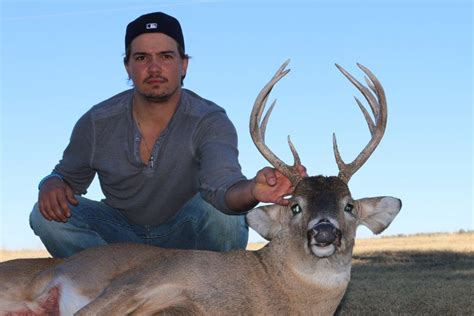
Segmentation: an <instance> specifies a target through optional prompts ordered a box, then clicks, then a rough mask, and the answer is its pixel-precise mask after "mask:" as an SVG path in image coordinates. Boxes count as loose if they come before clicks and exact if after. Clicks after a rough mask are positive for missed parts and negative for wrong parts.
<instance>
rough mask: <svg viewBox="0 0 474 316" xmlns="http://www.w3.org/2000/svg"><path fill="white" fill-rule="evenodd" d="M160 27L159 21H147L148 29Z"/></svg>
mask: <svg viewBox="0 0 474 316" xmlns="http://www.w3.org/2000/svg"><path fill="white" fill-rule="evenodd" d="M157 28H158V23H147V24H146V29H147V30H152V29H157Z"/></svg>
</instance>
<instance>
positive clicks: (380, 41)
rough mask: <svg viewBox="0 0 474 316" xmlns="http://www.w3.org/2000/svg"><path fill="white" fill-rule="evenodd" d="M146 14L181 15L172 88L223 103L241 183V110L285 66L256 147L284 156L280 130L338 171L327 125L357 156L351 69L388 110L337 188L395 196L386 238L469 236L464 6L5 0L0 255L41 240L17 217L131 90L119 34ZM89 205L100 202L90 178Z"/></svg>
mask: <svg viewBox="0 0 474 316" xmlns="http://www.w3.org/2000/svg"><path fill="white" fill-rule="evenodd" d="M153 11H164V12H167V13H169V14H171V15H173V16H175V17H177V18H178V19H179V20H180V22H181V24H182V27H183V30H184V36H185V41H186V50H187V52H188V54H190V55H191V57H192V59H191V61H190V66H189V68H188V75H187V77H186V80H185V88H188V89H191V90H194V91H195V92H197V93H198V94H200V95H201V96H203V97H205V98H208V99H210V100H213V101H214V102H216V103H217V104H219V105H221V106H223V107H224V108H225V109H226V110H227V113H228V115H229V117H230V118H231V119H232V121H233V122H234V124H235V126H236V128H237V131H238V135H239V149H240V161H241V165H242V168H243V171H244V173H245V174H246V175H247V176H248V177H252V176H253V175H254V174H255V172H256V171H257V170H258V169H260V168H261V167H263V166H265V165H267V163H266V162H265V160H264V159H263V158H262V157H261V156H260V155H259V154H258V152H257V150H256V149H255V147H254V145H253V143H252V142H251V139H250V136H249V132H248V120H249V114H250V109H251V107H252V105H253V102H254V100H255V97H256V96H257V94H258V92H259V91H260V89H261V88H262V87H263V85H264V84H265V83H266V82H267V81H268V80H269V79H270V77H271V76H272V75H273V73H274V72H275V71H276V69H277V68H278V67H279V66H280V65H281V64H282V62H284V61H285V60H286V59H288V58H291V63H290V66H289V67H290V68H291V69H292V70H291V72H290V74H289V75H288V76H287V77H285V78H284V79H283V80H282V81H280V83H279V84H278V86H277V87H276V88H275V89H274V91H273V92H272V97H273V98H277V99H278V102H277V106H276V108H275V110H274V112H273V115H272V120H271V121H270V123H269V126H268V128H267V134H268V135H267V144H268V145H269V146H270V148H272V149H273V151H274V152H275V153H277V154H278V155H279V156H280V157H281V158H282V159H284V160H286V161H288V162H291V159H290V158H291V154H290V151H289V149H288V146H287V144H286V136H287V135H288V134H290V135H291V136H292V140H293V142H294V143H295V145H296V147H297V148H298V150H299V152H300V156H301V159H302V161H303V163H304V164H305V165H306V166H307V169H308V172H309V173H310V174H311V175H317V174H323V175H335V174H337V166H336V163H335V161H334V157H333V154H332V140H331V138H332V136H331V135H332V133H333V132H336V135H337V137H338V144H339V149H340V151H341V154H342V157H343V158H344V159H345V160H346V161H351V160H352V159H353V158H354V157H355V156H356V155H357V154H358V153H359V151H360V150H361V149H362V148H363V147H364V146H365V144H366V143H367V142H368V140H369V137H370V134H369V132H368V130H367V127H366V124H365V121H364V118H363V116H362V114H361V113H360V110H359V109H358V107H357V105H356V104H355V102H354V99H353V96H354V95H356V96H359V93H358V91H357V90H356V89H355V88H354V87H353V86H352V85H351V84H350V83H349V82H348V81H347V80H346V79H345V78H344V77H343V76H342V75H341V74H340V73H339V72H338V70H337V69H336V68H335V67H334V63H338V64H340V65H342V66H343V67H345V68H346V69H347V70H348V71H349V72H351V73H352V74H353V75H355V76H356V77H357V78H359V79H363V76H362V73H361V71H360V70H359V69H358V68H357V67H356V63H357V62H359V63H361V64H363V65H365V66H367V67H368V68H370V69H371V70H372V71H373V72H374V74H375V75H376V76H378V78H379V80H380V81H381V82H382V84H383V86H384V88H385V92H386V95H387V99H388V110H389V117H388V126H387V130H386V134H385V137H384V139H383V140H382V142H381V144H380V146H379V148H378V149H377V150H376V152H375V153H374V154H373V155H372V157H371V158H370V159H369V161H368V162H367V163H366V164H365V165H364V166H363V167H362V169H361V170H359V171H358V172H357V173H356V174H355V175H354V177H353V178H352V179H351V182H350V184H349V186H350V189H351V191H352V194H353V196H354V197H355V198H362V197H368V196H380V195H391V196H396V197H399V198H401V199H402V201H403V208H402V211H401V213H400V214H399V216H398V217H397V218H396V220H395V221H394V222H393V223H392V225H391V226H390V227H389V229H388V230H387V231H386V232H384V234H386V235H394V234H413V233H423V232H440V231H443V232H452V231H457V230H459V229H472V228H473V215H472V212H473V209H472V206H473V197H472V194H473V190H472V179H473V171H472V156H473V149H472V136H473V132H472V118H473V115H472V105H473V89H472V83H473V82H472V73H473V65H472V47H473V45H472V31H473V25H472V16H473V8H472V2H471V1H459V0H450V1H436V0H434V1H421V0H412V1H408V0H407V1H405V0H402V1H375V0H374V1H337V0H334V1H329V0H327V1H298V0H297V1H275V0H272V1H219V0H216V1H186V0H182V1H111V0H110V1H104V0H95V1H59V0H58V1H21V0H20V1H18V0H15V1H13V0H3V1H1V55H0V57H1V72H0V75H1V77H0V80H1V90H0V91H1V153H0V158H1V184H0V185H1V187H0V189H1V190H0V201H1V211H0V229H1V232H0V238H1V239H0V241H1V243H0V247H3V248H9V249H15V248H39V247H41V242H40V241H39V239H38V238H36V237H35V236H34V234H33V233H32V232H31V230H30V228H29V224H28V215H29V212H30V211H31V208H32V206H33V204H34V203H35V201H36V199H37V193H38V192H37V183H38V181H39V180H40V179H41V178H42V177H43V176H45V175H46V174H48V173H49V172H50V171H51V169H52V168H53V167H54V165H55V164H56V163H57V162H58V160H59V159H60V157H61V154H62V151H63V150H64V148H65V146H66V145H67V143H68V139H69V136H70V133H71V130H72V127H73V125H74V123H75V122H76V121H77V119H78V118H79V117H80V116H81V115H82V114H83V113H84V112H86V111H87V110H88V109H89V108H90V107H91V106H93V105H94V104H96V103H98V102H100V101H102V100H104V99H106V98H108V97H110V96H112V95H114V94H116V93H119V92H120V91H123V90H125V89H128V88H130V86H129V85H128V83H127V76H126V73H125V70H124V68H123V64H122V58H123V52H124V47H123V46H124V32H125V27H126V25H127V24H128V23H129V22H130V21H131V20H133V19H135V18H136V17H138V16H139V15H141V14H144V13H148V12H153ZM183 181H185V179H183ZM88 197H90V198H94V199H99V198H100V197H101V193H100V189H99V186H98V184H97V183H93V185H92V187H91V188H90V190H89V193H88ZM359 236H360V237H368V236H371V234H370V233H369V231H368V230H366V229H359ZM251 240H252V241H258V240H259V239H258V237H257V236H256V235H255V234H252V236H251Z"/></svg>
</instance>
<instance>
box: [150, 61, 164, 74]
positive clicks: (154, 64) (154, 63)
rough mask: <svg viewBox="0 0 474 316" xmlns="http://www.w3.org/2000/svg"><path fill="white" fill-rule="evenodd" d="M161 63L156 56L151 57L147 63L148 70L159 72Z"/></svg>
mask: <svg viewBox="0 0 474 316" xmlns="http://www.w3.org/2000/svg"><path fill="white" fill-rule="evenodd" d="M161 70H162V64H161V61H160V60H159V59H158V58H153V59H152V60H151V61H150V64H149V65H148V71H149V72H151V73H157V72H161Z"/></svg>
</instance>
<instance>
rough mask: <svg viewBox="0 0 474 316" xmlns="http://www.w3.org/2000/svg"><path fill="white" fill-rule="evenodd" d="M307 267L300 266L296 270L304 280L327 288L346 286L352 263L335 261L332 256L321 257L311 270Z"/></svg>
mask: <svg viewBox="0 0 474 316" xmlns="http://www.w3.org/2000/svg"><path fill="white" fill-rule="evenodd" d="M299 268H302V269H299ZM306 268H308V267H302V266H298V268H297V269H295V270H294V271H295V273H296V274H297V275H298V276H299V277H300V278H301V279H302V280H306V281H307V282H311V283H314V284H318V286H321V287H325V288H340V287H341V286H346V285H347V284H348V283H349V281H350V278H351V264H350V263H349V264H342V263H340V262H335V261H334V260H331V258H319V259H318V261H317V262H316V263H315V265H314V266H312V267H311V268H310V269H311V270H309V269H306Z"/></svg>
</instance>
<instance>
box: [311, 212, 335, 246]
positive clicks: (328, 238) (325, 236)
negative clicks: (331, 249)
mask: <svg viewBox="0 0 474 316" xmlns="http://www.w3.org/2000/svg"><path fill="white" fill-rule="evenodd" d="M310 234H311V236H312V237H313V238H314V241H316V244H317V245H318V246H322V247H324V246H328V245H331V244H334V243H335V244H336V245H337V246H339V245H340V242H341V234H342V233H341V231H340V230H339V229H338V228H337V227H336V226H334V225H333V224H332V223H331V222H330V221H329V220H327V219H323V220H321V221H319V222H318V223H317V224H316V225H314V226H313V228H312V229H311V231H310Z"/></svg>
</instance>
